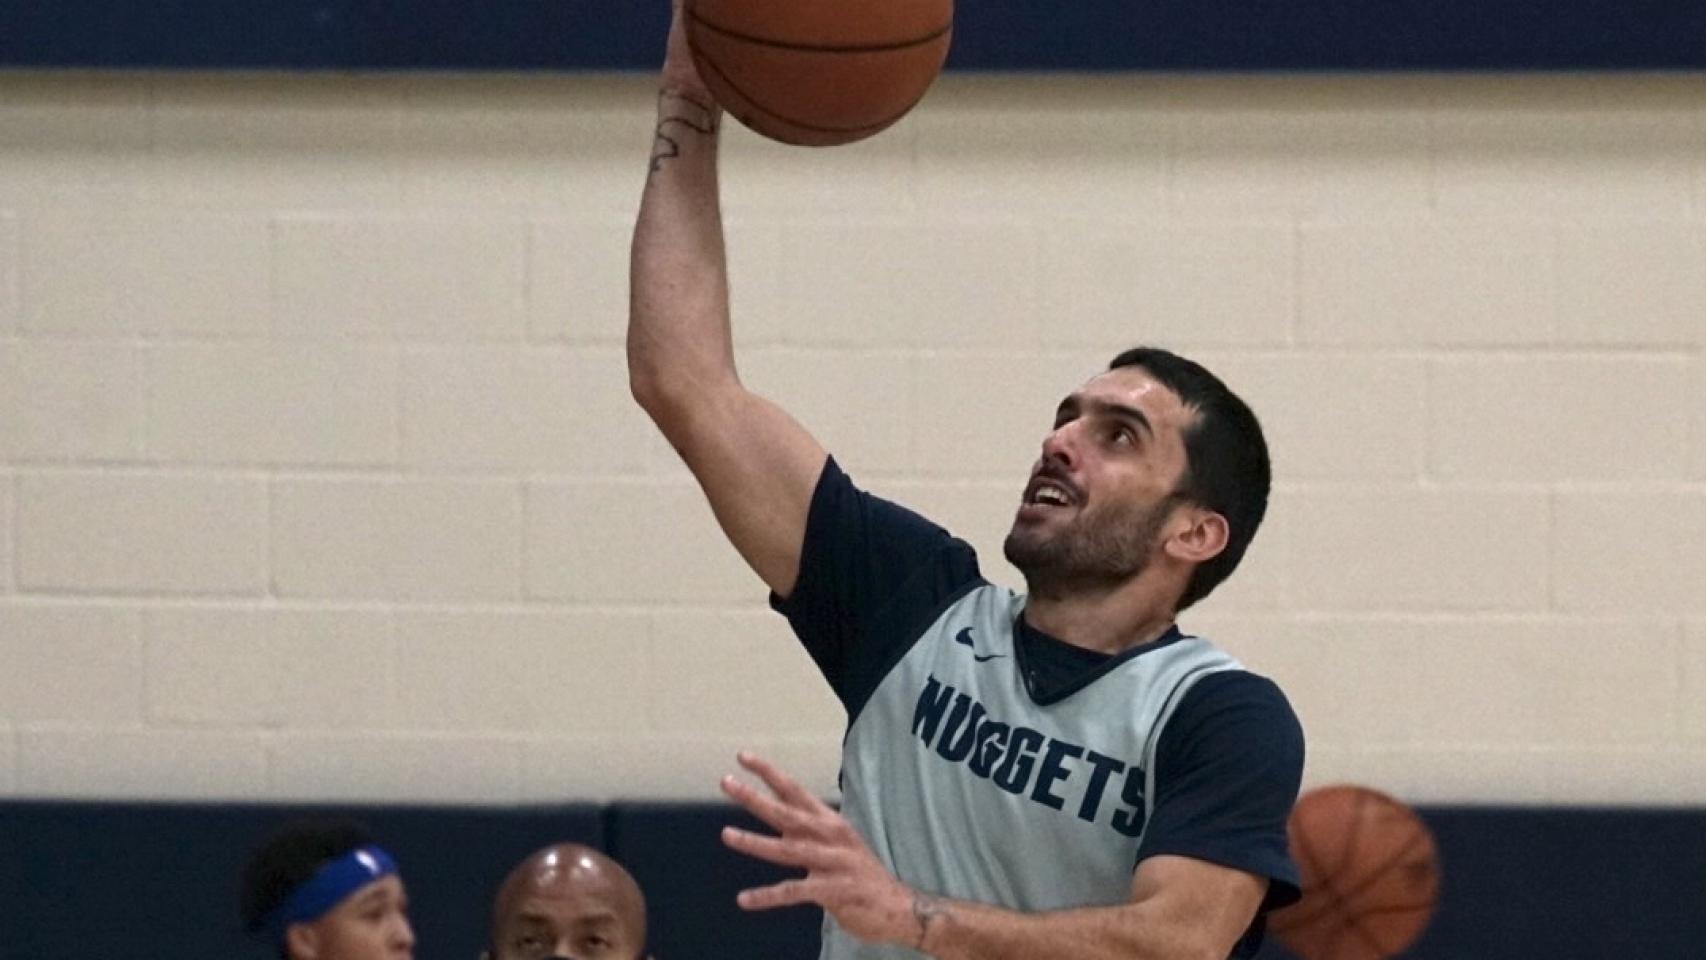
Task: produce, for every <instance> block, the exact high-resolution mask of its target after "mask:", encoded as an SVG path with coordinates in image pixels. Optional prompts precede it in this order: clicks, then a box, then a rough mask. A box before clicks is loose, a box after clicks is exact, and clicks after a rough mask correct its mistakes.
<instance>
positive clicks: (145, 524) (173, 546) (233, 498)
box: [15, 470, 267, 596]
mask: <svg viewBox="0 0 1706 960" xmlns="http://www.w3.org/2000/svg"><path fill="white" fill-rule="evenodd" d="M17 510H18V529H17V532H16V534H15V536H16V537H17V563H18V573H17V576H18V585H19V587H20V588H22V589H23V590H26V591H38V590H39V591H43V592H49V593H52V592H73V593H86V594H100V593H103V592H112V593H136V594H151V593H160V594H166V595H174V594H176V595H182V594H190V595H195V594H243V595H252V596H258V595H260V594H261V593H262V592H263V591H264V590H265V589H266V578H267V509H266V487H265V484H264V482H263V481H261V480H258V479H252V478H246V477H234V476H229V475H217V474H205V475H191V474H144V473H135V472H130V471H124V472H105V473H102V472H94V471H87V470H80V471H40V472H28V473H24V474H22V475H20V476H19V478H18V506H17Z"/></svg>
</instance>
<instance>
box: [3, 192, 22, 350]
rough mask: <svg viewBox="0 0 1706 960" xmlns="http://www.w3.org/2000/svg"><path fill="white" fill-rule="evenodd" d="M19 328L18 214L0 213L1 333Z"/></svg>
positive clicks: (7, 332)
mask: <svg viewBox="0 0 1706 960" xmlns="http://www.w3.org/2000/svg"><path fill="white" fill-rule="evenodd" d="M17 329H18V216H17V214H15V213H12V212H11V211H7V212H5V213H0V334H10V333H12V332H14V331H15V330H17Z"/></svg>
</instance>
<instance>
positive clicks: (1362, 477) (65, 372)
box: [0, 74, 1706, 803]
mask: <svg viewBox="0 0 1706 960" xmlns="http://www.w3.org/2000/svg"><path fill="white" fill-rule="evenodd" d="M1703 105H1706V81H1703V80H1701V79H1699V78H1662V77H1645V78H1627V77H1603V76H1599V77H1593V76H1588V77H1570V78H1560V77H1533V76H1528V77H1501V78H1451V77H1437V78H1425V79H1424V78H1405V77H1397V78H1393V77H1363V78H1214V79H1204V78H1179V77H1132V78H1100V79H1073V78H1038V77H1028V78H998V77H975V78H974V77H959V76H952V77H948V78H946V79H944V80H943V81H942V82H941V83H940V85H939V86H938V88H937V89H936V90H935V91H934V92H933V93H932V94H931V96H930V98H929V99H928V100H927V102H926V103H925V105H924V106H923V107H922V108H920V110H919V111H918V112H917V113H916V114H915V115H914V116H913V117H911V118H909V119H908V120H907V121H905V122H904V123H903V124H902V125H900V126H899V127H897V128H895V129H893V130H892V131H890V132H888V133H886V134H884V135H882V136H881V137H878V138H876V139H874V140H872V141H869V142H867V143H865V144H862V145H858V146H853V147H845V148H839V149H835V150H830V151H816V152H813V151H797V150H789V149H783V148H780V147H776V146H774V145H770V144H767V143H765V142H762V141H759V140H758V139H757V138H755V137H753V136H751V135H750V134H746V133H745V132H744V131H739V130H733V131H731V134H730V136H729V137H728V145H727V150H726V162H725V168H724V173H725V188H726V196H727V212H728V216H729V220H730V242H731V247H732V257H733V261H734V262H733V270H734V287H735V306H736V313H737V320H736V322H737V327H738V336H739V339H740V346H741V361H742V369H743V374H744V376H745V377H746V379H747V380H748V381H749V382H750V383H751V384H752V385H754V386H755V387H756V388H758V389H760V390H762V391H765V392H767V393H768V394H770V395H771V396H773V397H774V398H776V399H777V400H779V401H780V402H782V403H783V404H784V405H786V406H788V407H789V408H790V409H792V410H793V411H795V412H796V413H797V414H798V415H799V416H800V417H801V419H803V420H804V421H805V422H806V423H807V424H808V425H809V426H811V427H812V428H813V429H814V430H816V431H817V432H818V433H819V434H820V435H821V436H822V437H823V438H824V439H825V441H826V442H827V443H828V445H829V446H830V447H831V448H832V449H833V450H834V451H835V452H836V453H837V455H838V456H839V457H840V458H841V460H842V461H843V462H844V463H845V465H846V466H847V467H848V468H849V469H850V470H851V471H852V472H853V473H854V474H855V476H856V477H858V478H860V479H862V480H863V481H865V482H866V483H867V484H868V485H869V486H871V487H873V488H875V489H876V490H878V491H880V492H883V493H885V494H889V495H892V496H894V497H896V498H899V499H901V500H903V501H906V502H908V503H911V504H913V505H916V506H917V507H919V508H922V509H923V510H925V511H926V512H928V513H929V514H931V515H932V516H934V517H936V518H937V519H939V520H940V521H942V522H944V523H945V524H947V525H949V526H950V527H952V528H953V529H954V530H956V531H957V532H959V533H960V534H961V535H962V536H965V537H966V538H967V539H969V540H971V541H972V542H973V543H975V544H976V545H978V546H979V547H980V549H981V550H982V551H983V553H984V558H985V562H986V567H987V569H988V570H989V571H990V572H991V573H994V574H996V575H998V576H1000V577H1005V578H1008V579H1009V580H1010V581H1011V580H1012V572H1011V571H1010V570H1009V569H1008V568H1007V567H1006V565H1005V564H1004V563H1003V562H1002V561H1001V560H1000V552H999V544H1000V539H1001V536H1002V534H1003V532H1004V531H1005V528H1006V524H1007V522H1008V520H1009V518H1010V515H1011V511H1012V508H1013V506H1014V504H1015V502H1016V499H1017V496H1018V492H1019V488H1020V486H1021V485H1022V481H1023V477H1024V474H1025V470H1026V467H1027V465H1028V463H1029V461H1030V460H1031V458H1032V457H1033V456H1034V454H1035V450H1036V447H1037V443H1038V441H1039V440H1040V438H1041V436H1042V434H1043V432H1044V430H1045V428H1046V427H1047V425H1048V422H1049V418H1050V413H1051V411H1052V409H1053V405H1054V403H1055V402H1056V401H1057V399H1058V398H1059V396H1060V395H1062V394H1063V393H1064V392H1066V391H1068V390H1070V389H1071V388H1072V387H1073V386H1075V385H1076V384H1078V383H1079V382H1081V381H1082V380H1083V379H1085V378H1086V377H1087V376H1089V375H1090V374H1091V373H1093V372H1094V371H1095V370H1096V369H1097V368H1098V367H1099V366H1100V365H1101V364H1103V363H1105V361H1106V360H1107V359H1108V358H1109V357H1110V356H1111V355H1112V354H1113V353H1114V352H1116V351H1118V350H1119V349H1121V348H1124V347H1126V346H1128V345H1131V344H1133V343H1136V342H1156V343H1160V344H1164V345H1168V346H1172V347H1175V348H1177V349H1180V350H1183V351H1185V352H1188V353H1191V354H1193V355H1196V356H1199V357H1200V358H1201V359H1203V360H1204V361H1205V362H1207V363H1209V364H1210V365H1211V366H1212V367H1214V368H1215V369H1217V370H1219V371H1221V372H1222V373H1223V374H1224V375H1225V376H1226V377H1227V378H1228V379H1229V380H1230V381H1231V382H1232V383H1233V384H1234V386H1235V387H1238V388H1240V389H1241V390H1242V391H1243V392H1244V393H1245V394H1246V395H1247V396H1248V397H1249V399H1250V400H1251V401H1252V402H1253V404H1254V405H1255V407H1256V409H1257V410H1258V412H1259V413H1261V415H1262V416H1263V417H1264V419H1265V421H1266V424H1267V428H1268V430H1269V433H1270V437H1271V441H1272V444H1273V446H1274V451H1275V458H1276V465H1277V470H1278V477H1279V483H1278V489H1277V491H1276V498H1275V503H1274V507H1273V511H1272V514H1271V521H1270V525H1269V527H1268V528H1267V529H1265V530H1264V532H1263V533H1262V534H1261V536H1260V537H1259V538H1258V539H1257V541H1256V545H1255V547H1254V548H1253V551H1252V553H1251V555H1250V557H1249V560H1248V563H1247V565H1246V567H1245V569H1244V570H1243V571H1242V572H1240V574H1239V575H1238V576H1237V577H1236V578H1235V579H1234V580H1233V581H1232V582H1231V583H1230V584H1229V585H1228V586H1227V587H1226V588H1224V590H1223V592H1222V593H1221V594H1219V595H1217V596H1215V597H1214V598H1212V599H1211V600H1210V601H1208V602H1207V603H1205V604H1204V605H1203V607H1202V609H1201V610H1200V611H1193V612H1191V613H1190V614H1189V615H1188V616H1187V617H1186V619H1185V626H1186V627H1187V628H1190V629H1195V630H1197V631H1199V632H1204V633H1208V634H1209V635H1211V636H1214V637H1216V638H1217V639H1219V640H1221V641H1222V642H1223V643H1225V644H1226V645H1227V646H1229V647H1230V648H1232V649H1233V650H1234V651H1235V652H1236V653H1238V654H1239V655H1240V656H1242V657H1243V658H1245V659H1246V661H1247V662H1248V663H1249V664H1251V665H1252V666H1253V667H1255V668H1256V669H1258V670H1261V671H1263V672H1266V673H1269V674H1271V675H1273V676H1275V677H1277V678H1278V679H1279V680H1281V681H1282V683H1283V684H1284V685H1285V686H1286V688H1287V690H1288V691H1289V692H1290V693H1291V696H1292V698H1293V700H1294V701H1295V703H1296V706H1297V708H1298V710H1299V712H1300V713H1301V715H1302V717H1303V719H1304V721H1305V724H1306V726H1307V728H1308V730H1309V733H1310V738H1311V739H1310V760H1309V769H1308V774H1309V778H1310V781H1311V782H1313V783H1322V782H1327V781H1337V780H1355V781H1360V782H1364V783H1370V784H1374V785H1377V786H1381V787H1385V788H1387V789H1390V790H1393V791H1396V792H1398V793H1400V794H1401V795H1403V796H1405V797H1406V798H1408V799H1412V800H1416V801H1443V800H1474V801H1489V802H1508V801H1517V802H1558V803H1568V802H1598V801H1619V802H1651V803H1664V802H1683V801H1693V802H1698V801H1699V799H1700V798H1701V796H1703V795H1706V794H1703V790H1706V106H1703ZM650 109H651V95H650V83H649V80H647V79H646V78H640V77H570V78H540V77H530V78H508V77H496V78H493V77H486V78H468V77H445V76H432V77H385V78H376V77H347V76H343V77H318V78H316V77H270V76H183V75H99V76H93V75H90V76H79V75H66V74H54V75H46V74H42V75H32V74H8V75H4V76H0V793H5V794H9V795H20V796H73V797H197V798H220V797H246V798H317V799H332V800H344V799H349V800H356V799H383V800H461V801H480V802H508V801H517V800H546V799H558V798H604V797H611V796H622V795H653V796H709V795H712V794H713V792H714V784H715V778H716V776H717V775H718V774H720V773H721V772H723V771H725V770H726V769H728V768H729V767H730V766H731V765H732V753H733V751H734V750H735V749H736V748H737V747H742V746H745V747H752V748H755V749H759V750H762V751H767V752H768V753H770V754H772V755H773V756H775V757H776V758H778V759H780V760H781V761H783V762H785V763H787V764H789V765H791V766H793V767H794V768H796V769H798V770H800V771H801V772H802V773H803V774H805V775H806V776H807V778H808V779H809V780H810V781H811V782H812V784H813V785H814V786H816V787H817V788H819V789H821V790H824V791H829V790H831V789H832V788H833V784H834V771H835V764H836V747H837V743H838V739H839V734H840V730H841V723H842V721H841V718H840V716H839V714H838V713H837V709H836V705H835V702H834V700H833V698H832V697H830V696H829V695H828V693H827V691H826V690H825V689H824V688H823V687H822V685H821V683H820V682H819V681H818V680H817V679H816V677H815V674H814V673H813V671H812V669H811V667H810V665H809V662H808V661H807V659H806V657H805V656H804V655H803V654H802V653H800V652H799V651H798V650H796V649H795V648H794V647H793V645H792V643H791V640H790V638H789V636H788V635H787V633H786V631H785V628H784V626H783V624H782V623H781V621H780V620H779V618H776V617H775V616H773V615H771V614H770V613H768V612H767V611H766V609H765V607H764V604H763V594H762V592H761V590H760V588H759V586H758V584H757V582H756V580H755V579H754V578H753V577H751V576H750V575H749V574H747V573H746V572H745V570H744V569H743V568H742V567H741V566H740V564H739V562H738V560H737V558H736V557H735V555H734V554H733V552H732V551H731V550H730V549H729V548H728V547H726V546H725V545H724V544H723V543H722V542H721V539H720V537H719V535H718V534H717V532H716V529H715V527H714V525H713V523H712V520H711V518H710V514H709V511H708V510H707V508H706V507H705V505H704V503H703V502H702V500H701V499H700V497H699V494H698V492H697V490H696V489H695V488H694V487H693V486H692V484H691V482H690V480H689V478H688V477H687V476H686V474H685V472H684V471H683V470H682V469H681V468H680V467H679V465H678V464H676V463H675V461H674V458H673V455H672V454H671V453H670V451H669V450H668V449H667V447H666V446H665V445H664V444H663V443H662V442H661V441H660V440H659V439H658V438H657V437H655V436H653V435H652V433H651V431H650V427H649V425H648V424H647V423H646V422H645V421H644V419H643V417H642V416H641V415H640V414H639V413H638V411H637V410H636V409H635V408H634V407H633V405H632V404H631V402H630V401H629V399H628V396H627V392H626V384H625V379H624V371H623V363H622V348H621V339H622V330H623V324H624V320H625V307H626V255H627V242H628V232H629V229H630V224H631V220H632V216H633V212H634V209H635V205H636V201H637V199H638V195H639V189H640V186H641V181H642V179H643V170H644V161H645V156H646V153H647V149H648V146H649V140H650V131H651V120H650ZM1015 582H1016V581H1015Z"/></svg>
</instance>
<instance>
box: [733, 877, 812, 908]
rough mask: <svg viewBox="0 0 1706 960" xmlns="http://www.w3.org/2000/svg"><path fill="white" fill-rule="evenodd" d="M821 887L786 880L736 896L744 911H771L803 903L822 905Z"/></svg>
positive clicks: (808, 882) (810, 882) (807, 881)
mask: <svg viewBox="0 0 1706 960" xmlns="http://www.w3.org/2000/svg"><path fill="white" fill-rule="evenodd" d="M819 898H820V893H819V885H818V884H817V883H816V882H815V881H812V880H784V881H782V882H781V883H776V884H772V885H770V886H768V887H754V888H752V889H751V890H742V891H741V892H740V893H738V894H736V895H735V902H736V903H738V904H740V907H741V909H742V910H771V909H774V908H776V907H791V906H794V905H796V904H801V903H816V904H819V905H822V903H823V901H822V900H821V899H819Z"/></svg>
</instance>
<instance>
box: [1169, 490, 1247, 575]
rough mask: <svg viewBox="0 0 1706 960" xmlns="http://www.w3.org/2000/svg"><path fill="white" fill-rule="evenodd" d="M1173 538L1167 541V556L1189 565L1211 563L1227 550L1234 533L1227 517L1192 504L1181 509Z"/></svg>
mask: <svg viewBox="0 0 1706 960" xmlns="http://www.w3.org/2000/svg"><path fill="white" fill-rule="evenodd" d="M1177 517H1178V520H1177V525H1176V526H1175V527H1174V528H1173V530H1174V532H1173V535H1172V536H1170V537H1168V538H1167V544H1166V547H1165V549H1166V551H1167V555H1168V556H1171V557H1173V558H1175V559H1178V560H1183V561H1185V562H1186V563H1198V564H1200V563H1207V562H1208V561H1210V560H1213V559H1214V558H1215V557H1217V556H1219V555H1220V551H1222V550H1225V549H1226V541H1227V539H1228V537H1229V536H1230V534H1231V529H1230V528H1229V527H1228V526H1227V523H1226V518H1225V517H1223V516H1221V515H1220V514H1219V513H1218V512H1216V511H1214V510H1210V509H1208V508H1207V507H1199V506H1197V505H1196V504H1194V503H1188V504H1185V505H1184V506H1182V507H1180V508H1179V512H1178V514H1177Z"/></svg>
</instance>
